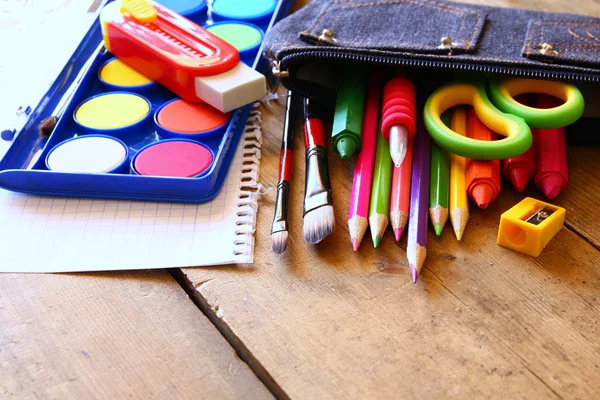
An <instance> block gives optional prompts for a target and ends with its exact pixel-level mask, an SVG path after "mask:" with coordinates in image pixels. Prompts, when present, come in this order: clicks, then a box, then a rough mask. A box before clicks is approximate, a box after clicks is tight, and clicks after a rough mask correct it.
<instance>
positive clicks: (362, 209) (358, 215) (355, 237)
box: [348, 71, 381, 251]
mask: <svg viewBox="0 0 600 400" xmlns="http://www.w3.org/2000/svg"><path fill="white" fill-rule="evenodd" d="M380 98H381V78H380V72H379V71H375V72H374V73H373V74H372V75H371V78H370V81H369V86H368V89H367V97H366V101H365V104H364V112H363V119H362V134H361V150H360V152H359V153H358V156H357V157H356V164H355V166H354V178H353V179H352V194H351V197H350V210H349V212H348V230H349V231H350V241H351V242H352V249H353V250H354V251H358V248H359V246H360V243H361V241H362V239H363V237H364V235H365V232H366V231H367V228H368V226H369V221H368V218H369V202H370V200H371V183H372V181H373V164H374V162H375V148H376V144H377V134H378V133H379V129H378V124H379V101H380Z"/></svg>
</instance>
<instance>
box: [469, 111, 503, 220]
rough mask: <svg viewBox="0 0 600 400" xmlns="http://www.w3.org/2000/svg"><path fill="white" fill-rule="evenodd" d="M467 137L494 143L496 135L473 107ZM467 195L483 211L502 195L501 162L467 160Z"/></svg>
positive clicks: (470, 112)
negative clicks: (499, 194) (480, 118)
mask: <svg viewBox="0 0 600 400" xmlns="http://www.w3.org/2000/svg"><path fill="white" fill-rule="evenodd" d="M467 136H468V137H470V138H471V139H477V140H487V141H492V140H495V139H496V134H495V133H494V132H492V131H491V130H490V129H489V128H488V127H487V126H485V125H484V124H483V122H481V121H480V120H479V118H478V117H477V114H475V109H474V108H473V107H470V108H469V112H468V114H467ZM466 178H467V180H466V183H465V185H466V186H467V194H468V195H469V197H470V198H471V199H472V200H473V201H474V202H475V204H477V205H478V206H479V208H481V209H485V208H487V207H488V206H489V205H490V204H491V203H492V202H493V201H494V200H495V199H496V196H498V193H500V160H471V159H467V170H466Z"/></svg>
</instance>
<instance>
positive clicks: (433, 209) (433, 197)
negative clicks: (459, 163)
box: [429, 112, 451, 236]
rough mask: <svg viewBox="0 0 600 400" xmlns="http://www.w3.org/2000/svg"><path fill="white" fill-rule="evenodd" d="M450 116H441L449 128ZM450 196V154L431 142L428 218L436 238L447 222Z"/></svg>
mask: <svg viewBox="0 0 600 400" xmlns="http://www.w3.org/2000/svg"><path fill="white" fill-rule="evenodd" d="M450 119H451V114H450V113H449V112H446V113H444V114H443V115H442V122H443V123H444V124H446V126H448V127H449V126H450ZM449 196H450V154H448V152H447V151H446V150H442V149H441V148H440V147H439V146H438V145H437V144H436V143H435V142H433V141H432V142H431V173H430V182H429V218H430V221H431V225H433V230H434V231H435V235H436V236H440V235H441V234H442V230H443V229H444V226H446V222H447V221H448V197H449Z"/></svg>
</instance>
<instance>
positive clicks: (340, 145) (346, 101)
mask: <svg viewBox="0 0 600 400" xmlns="http://www.w3.org/2000/svg"><path fill="white" fill-rule="evenodd" d="M365 72H366V70H364V69H361V68H358V67H355V68H347V69H345V71H344V73H343V77H342V85H341V87H340V88H339V90H338V93H337V98H336V101H335V114H334V117H333V128H332V130H331V138H332V140H333V148H334V149H335V150H336V151H337V152H338V153H339V155H340V156H341V157H342V159H343V160H346V159H348V158H350V157H352V156H353V155H354V154H355V153H356V152H358V151H359V150H360V145H361V138H360V136H361V126H362V116H363V104H364V97H365V81H366V76H367V75H366V73H365Z"/></svg>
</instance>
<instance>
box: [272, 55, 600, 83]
mask: <svg viewBox="0 0 600 400" xmlns="http://www.w3.org/2000/svg"><path fill="white" fill-rule="evenodd" d="M316 60H326V61H351V62H363V63H368V64H374V65H389V66H403V67H414V68H426V69H443V70H447V71H452V70H454V71H466V72H481V73H485V74H499V75H504V76H511V77H518V78H532V79H544V80H560V81H569V82H572V83H600V76H598V75H594V74H586V73H582V72H569V71H547V70H543V69H524V68H522V67H509V66H504V65H493V64H473V63H466V62H449V61H438V60H419V59H410V58H398V57H391V56H377V55H370V54H357V53H341V52H334V51H330V50H310V51H304V52H299V53H296V54H291V55H286V56H284V57H283V58H282V60H281V62H274V65H275V66H274V67H273V73H274V74H280V76H281V78H282V79H286V78H288V75H289V72H288V71H289V70H290V69H291V68H293V67H294V66H296V65H299V64H302V63H305V62H308V61H316ZM289 83H290V84H291V82H289Z"/></svg>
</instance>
